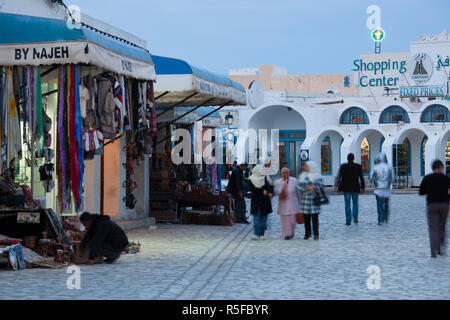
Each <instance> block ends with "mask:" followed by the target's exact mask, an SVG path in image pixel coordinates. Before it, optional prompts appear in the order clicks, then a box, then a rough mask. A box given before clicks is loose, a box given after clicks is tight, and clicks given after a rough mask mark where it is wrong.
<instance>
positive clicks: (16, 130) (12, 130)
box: [5, 67, 22, 166]
mask: <svg viewBox="0 0 450 320" xmlns="http://www.w3.org/2000/svg"><path fill="white" fill-rule="evenodd" d="M6 95H7V99H8V105H7V108H6V127H5V132H6V149H7V155H6V164H7V166H9V165H10V162H11V160H13V159H14V158H16V157H17V156H18V154H19V153H20V152H21V151H22V140H21V137H20V123H19V115H18V113H17V107H16V97H15V96H14V89H13V80H12V71H11V68H10V67H7V68H6Z"/></svg>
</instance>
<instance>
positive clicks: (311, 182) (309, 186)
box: [297, 161, 323, 240]
mask: <svg viewBox="0 0 450 320" xmlns="http://www.w3.org/2000/svg"><path fill="white" fill-rule="evenodd" d="M297 188H298V191H299V196H300V213H302V214H303V217H304V224H305V237H304V238H303V239H305V240H306V239H309V238H310V237H311V222H312V227H313V228H312V229H313V233H314V240H318V239H319V213H320V204H318V203H316V201H315V198H316V196H317V194H318V193H319V192H322V191H323V183H322V179H321V178H320V174H319V170H318V167H317V165H316V164H315V163H314V162H312V161H308V162H306V163H305V164H304V165H303V172H302V173H301V174H300V176H299V177H298V185H297Z"/></svg>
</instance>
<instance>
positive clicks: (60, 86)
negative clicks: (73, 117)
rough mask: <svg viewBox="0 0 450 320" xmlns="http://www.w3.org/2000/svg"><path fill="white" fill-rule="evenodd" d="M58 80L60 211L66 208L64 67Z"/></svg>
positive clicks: (57, 161)
mask: <svg viewBox="0 0 450 320" xmlns="http://www.w3.org/2000/svg"><path fill="white" fill-rule="evenodd" d="M58 78H59V82H58V128H57V130H58V131H57V140H58V143H57V148H56V176H57V177H58V187H57V188H58V202H59V204H60V207H61V208H62V211H65V210H66V208H67V202H66V188H65V186H66V180H65V179H66V176H65V163H66V159H65V149H64V134H65V132H64V105H65V103H64V102H65V99H64V97H65V81H64V80H65V67H64V66H60V67H59V77H58Z"/></svg>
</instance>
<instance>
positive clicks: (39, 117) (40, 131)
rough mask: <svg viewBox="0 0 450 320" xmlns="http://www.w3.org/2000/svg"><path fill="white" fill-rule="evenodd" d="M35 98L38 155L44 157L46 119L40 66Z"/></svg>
mask: <svg viewBox="0 0 450 320" xmlns="http://www.w3.org/2000/svg"><path fill="white" fill-rule="evenodd" d="M35 82H36V83H35V93H36V95H35V98H36V102H35V105H36V108H35V110H34V112H35V114H36V121H37V131H34V132H35V133H36V140H37V145H38V148H37V150H38V154H39V156H41V155H42V150H43V149H44V119H43V111H42V88H41V67H40V66H38V67H37V70H36V78H35Z"/></svg>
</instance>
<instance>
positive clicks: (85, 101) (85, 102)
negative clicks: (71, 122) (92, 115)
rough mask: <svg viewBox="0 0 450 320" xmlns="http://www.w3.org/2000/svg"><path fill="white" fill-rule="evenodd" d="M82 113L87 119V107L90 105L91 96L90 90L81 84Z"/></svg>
mask: <svg viewBox="0 0 450 320" xmlns="http://www.w3.org/2000/svg"><path fill="white" fill-rule="evenodd" d="M79 90H80V114H81V118H83V119H86V113H87V108H88V107H89V103H88V101H89V100H90V98H91V96H90V94H89V90H88V89H87V88H86V87H85V86H84V85H83V84H80V88H79Z"/></svg>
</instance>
